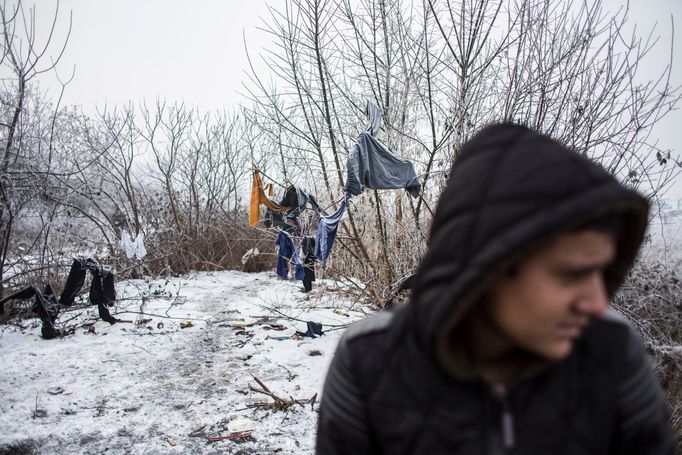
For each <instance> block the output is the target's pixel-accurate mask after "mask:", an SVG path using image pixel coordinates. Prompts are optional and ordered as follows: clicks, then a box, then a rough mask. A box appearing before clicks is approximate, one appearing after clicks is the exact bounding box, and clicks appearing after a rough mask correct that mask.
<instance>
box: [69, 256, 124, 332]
mask: <svg viewBox="0 0 682 455" xmlns="http://www.w3.org/2000/svg"><path fill="white" fill-rule="evenodd" d="M88 271H90V273H91V274H92V283H91V284H90V296H89V299H90V303H91V304H93V305H97V311H98V312H99V317H100V318H102V320H103V321H107V322H108V323H109V324H115V323H116V322H118V319H116V318H114V317H113V316H111V313H109V310H108V309H107V306H112V305H113V304H114V301H115V300H116V290H115V289H114V274H113V273H112V271H111V267H109V266H106V265H102V264H100V263H99V262H97V261H95V260H94V259H90V258H85V257H83V256H79V257H77V258H75V259H74V260H73V264H71V270H70V271H69V276H68V277H67V278H66V284H65V285H64V290H63V291H62V295H61V297H60V298H59V302H60V303H61V304H62V305H64V306H71V305H73V302H74V300H75V299H76V296H77V295H78V293H79V292H80V290H81V288H82V287H83V284H84V283H85V276H86V275H87V272H88Z"/></svg>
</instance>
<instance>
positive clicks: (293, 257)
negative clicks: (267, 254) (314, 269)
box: [275, 231, 305, 280]
mask: <svg viewBox="0 0 682 455" xmlns="http://www.w3.org/2000/svg"><path fill="white" fill-rule="evenodd" d="M275 243H276V244H277V246H278V247H279V254H278V255H277V275H278V276H279V277H280V278H282V279H285V280H287V279H289V264H290V263H293V264H294V267H295V271H294V275H295V277H296V279H297V280H303V278H304V277H305V272H304V270H303V263H302V262H301V258H300V256H299V255H298V252H297V251H296V247H295V246H294V241H293V240H292V238H291V237H290V236H289V234H287V233H285V232H284V231H279V235H278V236H277V240H276V241H275Z"/></svg>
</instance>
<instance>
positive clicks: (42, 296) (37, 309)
mask: <svg viewBox="0 0 682 455" xmlns="http://www.w3.org/2000/svg"><path fill="white" fill-rule="evenodd" d="M34 296H35V298H36V299H35V301H34V302H33V306H32V307H31V311H33V312H34V313H36V314H38V317H40V320H41V321H42V322H43V327H42V328H41V330H40V331H41V334H42V335H43V338H45V339H46V340H49V339H52V338H56V337H58V336H59V330H57V329H56V328H55V327H54V321H56V320H57V316H59V302H58V301H57V296H56V295H55V293H54V290H53V289H52V286H51V285H50V284H46V285H45V289H44V290H43V291H42V292H41V291H40V289H38V288H37V287H35V286H28V287H25V288H24V289H22V290H21V291H19V292H15V293H14V294H12V295H9V296H7V297H5V298H4V299H2V300H0V312H4V311H5V309H4V305H5V302H7V301H9V300H15V299H16V300H26V299H30V298H31V297H34Z"/></svg>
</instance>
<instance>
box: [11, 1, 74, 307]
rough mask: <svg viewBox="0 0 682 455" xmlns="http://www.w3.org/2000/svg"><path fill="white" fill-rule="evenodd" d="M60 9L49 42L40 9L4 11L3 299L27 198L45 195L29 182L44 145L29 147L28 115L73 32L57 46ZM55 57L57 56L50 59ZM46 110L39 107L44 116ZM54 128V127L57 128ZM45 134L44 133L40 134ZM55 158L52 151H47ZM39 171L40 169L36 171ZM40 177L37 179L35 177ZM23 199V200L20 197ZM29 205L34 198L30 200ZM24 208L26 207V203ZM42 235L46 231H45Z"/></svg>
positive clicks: (15, 7)
mask: <svg viewBox="0 0 682 455" xmlns="http://www.w3.org/2000/svg"><path fill="white" fill-rule="evenodd" d="M58 18H59V5H57V7H56V9H55V12H54V15H53V17H52V23H51V26H50V29H49V33H48V34H47V37H46V38H45V39H44V42H39V41H38V39H37V36H38V34H37V29H38V27H37V24H36V16H35V9H34V8H30V9H28V10H26V9H24V7H23V5H22V3H21V1H19V2H17V3H16V4H14V5H12V4H9V3H8V2H7V1H4V2H2V4H1V5H0V20H1V21H2V50H1V51H0V55H1V57H0V65H2V69H3V71H7V72H8V73H9V74H10V77H9V78H8V79H5V80H3V87H2V93H1V96H2V100H1V102H2V106H3V112H2V113H3V118H2V119H1V120H0V128H2V136H1V137H2V158H0V212H1V213H0V295H2V292H3V289H4V282H5V280H4V272H5V269H6V262H7V258H8V253H9V246H10V239H11V238H12V235H13V229H14V226H15V223H16V220H17V217H18V215H19V213H20V210H21V208H22V207H23V206H25V201H26V197H27V193H33V194H32V196H33V197H38V196H39V195H40V191H37V192H36V191H35V190H34V188H33V187H34V184H29V183H28V182H27V180H26V178H27V176H29V175H31V172H28V170H27V169H26V165H27V164H28V163H31V164H35V163H34V162H32V161H31V160H30V159H28V156H29V154H35V153H37V152H36V150H35V149H32V148H31V147H32V146H35V145H36V143H40V141H39V140H38V141H36V140H35V136H34V138H33V139H34V141H33V143H32V144H29V142H30V139H31V135H32V134H33V133H36V132H35V131H31V128H36V127H38V125H39V123H38V122H36V121H34V118H33V117H32V114H34V113H35V111H34V112H29V110H28V109H27V108H28V107H29V105H28V101H27V100H28V99H29V97H30V96H32V94H31V83H32V82H33V81H34V80H35V79H36V78H38V77H39V76H40V75H42V74H45V73H48V72H51V71H54V70H55V67H56V65H57V63H58V62H59V60H60V58H61V56H62V54H63V52H64V49H65V48H66V45H67V43H68V38H69V35H70V32H71V18H70V16H69V26H68V30H67V33H66V36H65V37H64V38H63V39H61V40H58V39H57V38H56V36H55V34H56V32H57V29H56V27H57V19H58ZM54 51H56V55H55V56H51V55H50V53H52V52H54ZM41 107H42V106H39V105H34V106H33V108H35V109H36V110H40V109H41ZM52 125H54V123H52ZM37 133H38V134H40V133H39V132H37ZM48 147H49V150H50V152H51V151H52V148H51V145H50V146H48ZM34 169H35V167H34ZM33 175H35V174H33ZM20 195H23V196H22V197H20ZM29 199H30V197H29ZM22 200H23V201H24V202H21V201H22ZM41 231H42V230H41Z"/></svg>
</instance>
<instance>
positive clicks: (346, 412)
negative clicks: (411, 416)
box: [315, 337, 375, 455]
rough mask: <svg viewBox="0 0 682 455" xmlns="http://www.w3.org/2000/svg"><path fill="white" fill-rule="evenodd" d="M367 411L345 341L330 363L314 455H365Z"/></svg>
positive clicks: (368, 449)
mask: <svg viewBox="0 0 682 455" xmlns="http://www.w3.org/2000/svg"><path fill="white" fill-rule="evenodd" d="M370 433H371V431H370V429H369V424H368V418H367V411H366V407H365V404H364V400H363V397H362V392H361V390H360V387H359V383H358V381H357V379H356V377H355V374H354V370H353V366H352V358H351V351H350V349H349V347H348V341H347V338H346V337H344V338H342V339H341V342H340V343H339V346H338V347H337V349H336V353H335V355H334V359H333V360H332V363H331V366H330V367H329V372H328V373H327V379H326V381H325V384H324V389H323V392H322V401H321V402H320V416H319V420H318V427H317V444H316V447H315V451H316V453H317V454H324V455H334V454H359V453H362V454H368V453H375V451H374V450H372V447H371V446H372V444H371V436H370Z"/></svg>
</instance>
